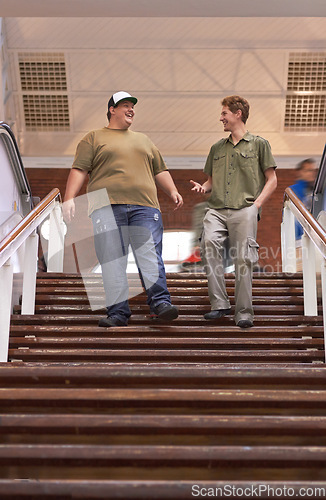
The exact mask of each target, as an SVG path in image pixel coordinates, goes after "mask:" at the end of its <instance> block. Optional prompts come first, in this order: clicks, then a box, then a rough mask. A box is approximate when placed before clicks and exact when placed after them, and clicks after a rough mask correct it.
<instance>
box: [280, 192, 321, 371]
mask: <svg viewBox="0 0 326 500" xmlns="http://www.w3.org/2000/svg"><path fill="white" fill-rule="evenodd" d="M296 220H297V221H298V222H299V223H300V224H301V225H302V227H303V230H304V234H303V236H302V275H303V294H304V314H305V316H317V315H318V303H317V300H318V297H317V273H319V272H320V276H321V295H322V304H323V324H324V349H325V362H326V348H325V346H326V232H325V230H324V228H323V227H322V226H321V225H320V224H319V223H318V221H317V220H316V219H315V218H314V217H313V216H312V215H311V214H310V212H308V211H307V210H306V208H305V207H304V206H303V204H302V202H301V201H300V200H299V198H298V197H297V196H296V195H295V194H294V192H293V191H292V190H291V189H290V188H287V189H286V191H285V201H284V205H283V221H282V224H281V242H282V249H281V250H282V270H283V272H285V273H294V272H296V271H297V254H296V241H295V221H296ZM317 256H318V257H319V259H317V258H316V257H317ZM317 260H320V261H321V265H320V268H319V269H318V267H317Z"/></svg>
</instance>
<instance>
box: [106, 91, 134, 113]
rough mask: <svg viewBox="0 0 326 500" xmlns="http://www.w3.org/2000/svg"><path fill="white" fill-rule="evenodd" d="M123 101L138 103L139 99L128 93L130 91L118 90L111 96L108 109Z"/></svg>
mask: <svg viewBox="0 0 326 500" xmlns="http://www.w3.org/2000/svg"><path fill="white" fill-rule="evenodd" d="M121 101H131V102H133V103H134V104H136V103H137V101H138V99H136V97H133V96H132V95H130V94H128V92H124V91H123V90H121V91H120V92H116V93H115V94H113V95H112V96H111V97H110V99H109V102H108V110H110V108H111V106H113V107H115V106H117V104H119V102H121Z"/></svg>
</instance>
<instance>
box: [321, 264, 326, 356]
mask: <svg viewBox="0 0 326 500" xmlns="http://www.w3.org/2000/svg"><path fill="white" fill-rule="evenodd" d="M321 296H322V302H323V324H324V350H325V363H326V259H325V258H324V259H322V263H321Z"/></svg>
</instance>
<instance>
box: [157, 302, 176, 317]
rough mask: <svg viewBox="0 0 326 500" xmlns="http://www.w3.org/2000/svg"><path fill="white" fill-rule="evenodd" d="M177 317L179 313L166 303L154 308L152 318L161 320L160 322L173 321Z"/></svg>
mask: <svg viewBox="0 0 326 500" xmlns="http://www.w3.org/2000/svg"><path fill="white" fill-rule="evenodd" d="M178 316H179V311H178V309H177V307H175V306H173V305H172V304H168V303H166V302H162V303H161V304H159V305H158V306H156V307H155V310H154V317H156V318H159V319H161V320H162V321H173V320H174V319H176V318H177V317H178Z"/></svg>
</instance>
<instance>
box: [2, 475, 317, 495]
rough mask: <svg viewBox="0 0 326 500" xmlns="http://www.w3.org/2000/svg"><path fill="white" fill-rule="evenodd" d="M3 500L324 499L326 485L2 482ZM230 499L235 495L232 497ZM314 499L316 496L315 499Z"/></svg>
mask: <svg viewBox="0 0 326 500" xmlns="http://www.w3.org/2000/svg"><path fill="white" fill-rule="evenodd" d="M0 491H1V494H2V499H4V500H9V499H10V500H12V499H14V498H15V499H18V498H19V499H25V498H31V497H32V498H33V499H42V500H43V499H44V498H55V499H56V500H66V499H67V498H75V499H85V498H88V499H94V500H95V499H99V498H101V499H104V498H105V499H115V500H118V499H120V500H121V499H124V500H132V499H133V500H135V499H137V500H163V499H164V500H181V499H182V500H185V499H189V498H196V497H197V498H205V497H206V496H207V495H209V496H210V497H212V496H213V495H215V497H220V498H222V497H223V495H224V496H225V497H226V498H228V497H229V498H235V495H237V496H238V497H240V498H241V494H246V496H247V498H250V497H249V494H251V493H252V497H251V498H254V496H253V495H256V496H258V498H261V499H262V500H267V499H270V498H271V495H273V496H274V497H275V498H276V496H275V495H277V498H278V499H280V500H288V499H289V495H291V496H293V497H299V496H303V495H309V496H310V498H318V497H317V495H319V496H321V495H323V496H325V492H326V482H325V481H321V480H317V481H314V482H311V481H309V480H307V481H304V480H302V479H301V480H298V481H287V482H286V484H284V482H281V481H268V482H266V480H261V481H246V480H243V481H239V480H235V481H232V483H231V484H230V481H221V480H214V481H212V480H204V481H202V480H199V481H198V480H193V481H191V480H182V481H178V480H175V481H172V480H170V481H169V480H166V481H159V480H156V481H155V480H147V481H145V480H134V481H131V480H125V481H119V480H105V479H103V480H95V479H94V480H91V481H85V480H83V479H79V480H68V479H64V480H57V479H53V480H48V479H39V480H32V479H28V480H26V479H17V480H15V481H10V480H5V479H2V480H0ZM230 495H233V497H231V496H230ZM312 495H314V496H312Z"/></svg>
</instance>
